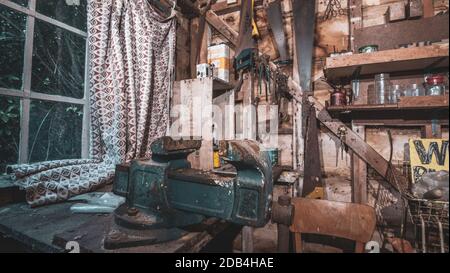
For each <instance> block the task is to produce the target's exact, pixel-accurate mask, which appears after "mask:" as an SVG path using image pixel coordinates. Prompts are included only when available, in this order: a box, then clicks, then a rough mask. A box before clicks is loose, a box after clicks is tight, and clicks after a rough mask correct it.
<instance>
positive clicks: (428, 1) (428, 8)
mask: <svg viewBox="0 0 450 273" xmlns="http://www.w3.org/2000/svg"><path fill="white" fill-rule="evenodd" d="M433 2H434V1H433V0H422V4H423V17H424V18H428V17H433V16H434V3H433Z"/></svg>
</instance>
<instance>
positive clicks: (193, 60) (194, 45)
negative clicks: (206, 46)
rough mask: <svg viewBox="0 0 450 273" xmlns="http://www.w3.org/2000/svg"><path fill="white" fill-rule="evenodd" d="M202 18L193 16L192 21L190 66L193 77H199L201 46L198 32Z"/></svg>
mask: <svg viewBox="0 0 450 273" xmlns="http://www.w3.org/2000/svg"><path fill="white" fill-rule="evenodd" d="M199 23H200V19H199V18H198V17H196V18H192V19H191V23H190V41H191V43H190V45H191V50H190V61H189V63H190V67H191V79H195V78H196V77H197V51H198V48H199V43H200V41H199V39H198V38H197V36H198V35H197V33H198V31H199Z"/></svg>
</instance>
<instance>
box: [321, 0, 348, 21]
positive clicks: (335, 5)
mask: <svg viewBox="0 0 450 273" xmlns="http://www.w3.org/2000/svg"><path fill="white" fill-rule="evenodd" d="M346 14H347V12H346V10H344V9H343V8H342V5H341V2H340V0H328V2H327V8H326V9H325V12H324V15H323V16H322V21H327V20H330V19H333V18H335V17H338V16H340V15H346Z"/></svg>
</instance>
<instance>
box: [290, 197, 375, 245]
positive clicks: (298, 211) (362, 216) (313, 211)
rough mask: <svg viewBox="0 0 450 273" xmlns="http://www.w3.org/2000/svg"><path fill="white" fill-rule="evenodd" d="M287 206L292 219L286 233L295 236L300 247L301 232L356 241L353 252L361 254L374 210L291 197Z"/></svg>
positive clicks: (366, 206)
mask: <svg viewBox="0 0 450 273" xmlns="http://www.w3.org/2000/svg"><path fill="white" fill-rule="evenodd" d="M291 203H292V205H293V206H294V217H293V221H292V225H291V226H290V230H291V231H292V232H294V233H297V236H296V243H298V244H300V245H301V236H300V234H301V233H312V234H322V235H329V236H335V237H340V238H345V239H349V240H353V241H356V242H357V245H356V249H355V251H356V252H363V246H364V244H365V243H366V242H368V241H369V240H370V239H371V237H372V234H373V232H374V230H375V224H376V216H375V209H374V208H373V207H371V206H368V205H361V204H355V203H346V202H337V201H328V200H319V199H308V198H293V199H292V202H291ZM299 248H301V247H300V246H298V247H296V250H297V251H298V250H299Z"/></svg>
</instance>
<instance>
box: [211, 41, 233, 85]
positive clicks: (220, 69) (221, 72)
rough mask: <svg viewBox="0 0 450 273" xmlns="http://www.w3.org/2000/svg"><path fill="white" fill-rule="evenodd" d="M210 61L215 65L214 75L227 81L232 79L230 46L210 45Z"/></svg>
mask: <svg viewBox="0 0 450 273" xmlns="http://www.w3.org/2000/svg"><path fill="white" fill-rule="evenodd" d="M208 63H209V64H211V65H212V66H213V68H212V70H213V75H214V77H217V78H219V79H222V80H224V81H226V82H228V81H229V80H230V47H229V46H228V45H226V44H218V45H213V46H210V47H208Z"/></svg>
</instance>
